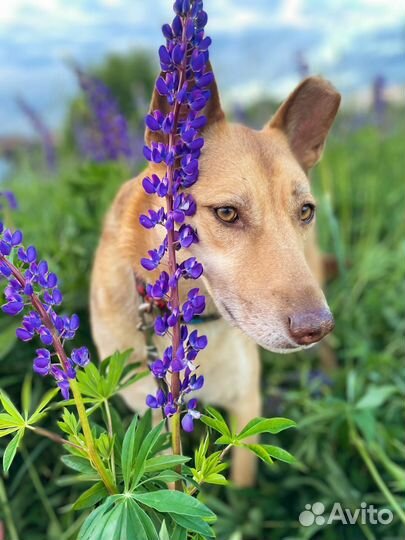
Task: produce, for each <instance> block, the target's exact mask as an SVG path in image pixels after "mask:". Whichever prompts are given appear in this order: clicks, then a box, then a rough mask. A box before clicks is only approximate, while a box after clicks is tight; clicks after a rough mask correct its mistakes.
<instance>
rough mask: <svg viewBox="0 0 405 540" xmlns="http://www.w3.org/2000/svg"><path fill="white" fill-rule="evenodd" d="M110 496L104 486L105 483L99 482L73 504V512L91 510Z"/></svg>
mask: <svg viewBox="0 0 405 540" xmlns="http://www.w3.org/2000/svg"><path fill="white" fill-rule="evenodd" d="M107 496H108V492H107V490H106V488H105V486H104V484H103V482H97V484H94V486H91V488H89V489H87V490H86V491H85V492H84V493H82V494H81V495H80V497H79V498H78V499H77V500H76V502H75V503H74V504H73V506H72V508H73V510H82V509H83V508H90V506H94V505H95V504H97V503H98V502H100V501H101V500H102V499H104V498H105V497H107Z"/></svg>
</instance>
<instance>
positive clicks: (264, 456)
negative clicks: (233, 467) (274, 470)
mask: <svg viewBox="0 0 405 540" xmlns="http://www.w3.org/2000/svg"><path fill="white" fill-rule="evenodd" d="M243 447H244V448H248V449H249V450H250V451H251V452H253V453H254V454H256V456H257V457H259V458H260V459H261V460H262V461H264V462H265V463H267V464H268V465H272V464H273V460H272V459H271V457H270V456H269V454H268V452H267V451H266V449H265V448H263V446H262V445H261V444H244V445H243Z"/></svg>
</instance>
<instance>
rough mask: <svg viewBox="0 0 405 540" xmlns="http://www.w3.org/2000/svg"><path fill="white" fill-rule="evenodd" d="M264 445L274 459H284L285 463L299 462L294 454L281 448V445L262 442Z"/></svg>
mask: <svg viewBox="0 0 405 540" xmlns="http://www.w3.org/2000/svg"><path fill="white" fill-rule="evenodd" d="M262 447H263V448H264V449H265V450H266V452H267V453H268V455H269V456H271V457H272V458H274V459H278V460H279V461H284V462H285V463H296V462H297V460H296V459H295V457H294V456H293V455H292V454H290V452H287V450H283V448H280V447H279V446H273V445H271V444H262Z"/></svg>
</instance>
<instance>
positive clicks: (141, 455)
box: [132, 422, 164, 489]
mask: <svg viewBox="0 0 405 540" xmlns="http://www.w3.org/2000/svg"><path fill="white" fill-rule="evenodd" d="M163 425H164V422H160V424H158V425H157V426H156V427H154V428H153V429H152V431H150V432H149V433H148V434H147V436H146V437H145V439H144V440H143V442H142V444H141V447H140V448H139V451H138V452H136V449H135V452H136V453H135V461H134V466H133V471H132V472H133V479H132V489H135V487H136V486H137V484H138V482H139V480H140V479H141V477H142V475H143V474H144V472H145V462H146V460H147V459H148V456H149V454H150V452H151V451H152V448H153V447H154V445H155V444H156V442H157V440H158V439H159V435H160V432H161V431H162V428H163Z"/></svg>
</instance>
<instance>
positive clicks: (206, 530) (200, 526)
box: [170, 513, 215, 538]
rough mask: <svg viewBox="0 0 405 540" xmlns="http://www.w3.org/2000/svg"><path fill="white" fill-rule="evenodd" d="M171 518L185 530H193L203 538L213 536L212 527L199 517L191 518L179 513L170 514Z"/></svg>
mask: <svg viewBox="0 0 405 540" xmlns="http://www.w3.org/2000/svg"><path fill="white" fill-rule="evenodd" d="M170 515H171V517H172V519H173V520H174V521H175V522H176V523H178V524H179V525H180V526H181V527H183V528H184V529H186V530H187V531H191V532H195V533H198V534H200V535H201V536H203V537H204V538H214V537H215V533H214V531H213V530H212V528H211V527H210V526H209V525H208V523H206V522H205V521H203V520H202V519H201V518H193V517H190V516H184V515H180V514H175V513H173V514H170Z"/></svg>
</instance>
